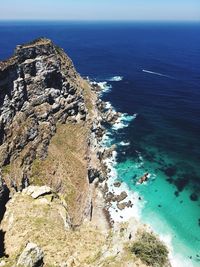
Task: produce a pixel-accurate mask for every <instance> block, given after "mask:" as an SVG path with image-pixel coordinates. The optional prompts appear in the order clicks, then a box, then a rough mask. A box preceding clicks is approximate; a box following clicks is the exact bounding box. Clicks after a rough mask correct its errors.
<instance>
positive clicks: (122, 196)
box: [116, 191, 128, 202]
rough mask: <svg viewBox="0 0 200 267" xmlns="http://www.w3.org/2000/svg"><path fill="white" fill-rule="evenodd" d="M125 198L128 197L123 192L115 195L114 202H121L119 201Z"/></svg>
mask: <svg viewBox="0 0 200 267" xmlns="http://www.w3.org/2000/svg"><path fill="white" fill-rule="evenodd" d="M127 196H128V195H127V193H126V192H125V191H123V192H121V194H120V195H117V196H116V201H117V202H121V201H123V200H124V199H126V198H127Z"/></svg>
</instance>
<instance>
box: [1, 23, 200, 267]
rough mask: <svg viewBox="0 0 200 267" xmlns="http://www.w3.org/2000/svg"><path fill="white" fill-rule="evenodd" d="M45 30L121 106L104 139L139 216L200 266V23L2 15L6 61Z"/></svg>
mask: <svg viewBox="0 0 200 267" xmlns="http://www.w3.org/2000/svg"><path fill="white" fill-rule="evenodd" d="M43 36H44V37H47V38H50V39H52V40H53V42H55V43H56V44H57V45H59V46H61V47H62V48H63V49H64V50H65V51H66V52H67V54H68V55H69V56H70V57H71V58H72V60H73V62H74V65H75V67H76V69H77V70H78V72H79V73H80V74H81V75H82V76H84V77H89V79H90V80H91V81H93V82H97V83H99V85H100V86H101V87H102V94H101V97H102V99H103V100H104V101H106V102H107V105H108V106H112V107H113V108H114V109H115V110H116V111H119V112H122V117H121V118H120V119H119V120H118V121H117V122H116V123H115V124H114V125H113V126H112V127H108V129H107V135H106V138H105V139H106V140H105V143H106V144H107V145H112V144H116V145H117V150H116V154H115V157H114V159H113V162H112V164H113V168H114V170H115V171H114V172H113V177H114V179H115V180H118V181H120V182H122V184H123V185H124V186H126V188H127V189H128V191H129V192H130V194H131V193H136V194H137V196H138V199H139V201H138V202H137V203H138V209H139V210H138V209H137V216H138V217H139V219H141V221H142V222H144V223H147V224H148V225H150V226H151V228H152V229H153V230H154V231H155V232H156V233H158V234H159V235H160V236H161V238H162V239H163V240H164V241H165V242H166V243H167V245H168V246H169V248H170V253H171V257H172V265H173V266H176V267H190V266H192V267H193V266H194V267H197V266H200V23H192V22H188V23H185V22H180V23H177V22H176V23H175V22H168V23H166V22H86V21H85V22H81V21H77V22H64V21H59V22H52V21H48V22H47V21H46V22H44V21H43V22H40V21H37V22H36V21H18V22H16V21H1V22H0V60H3V59H6V58H8V57H10V56H11V55H12V54H13V50H14V48H15V46H16V45H17V44H22V43H25V42H29V41H31V40H32V39H34V38H38V37H43ZM145 173H148V181H146V182H145V183H143V184H138V180H139V179H140V178H141V177H142V176H143V175H144V174H145ZM135 205H136V204H135ZM129 216H130V214H129ZM131 216H136V214H134V211H133V212H132V214H131Z"/></svg>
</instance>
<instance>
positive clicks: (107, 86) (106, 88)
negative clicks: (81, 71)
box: [91, 82, 112, 93]
mask: <svg viewBox="0 0 200 267" xmlns="http://www.w3.org/2000/svg"><path fill="white" fill-rule="evenodd" d="M91 84H93V85H98V86H99V87H100V88H101V89H102V92H103V93H108V92H110V90H111V89H112V85H111V84H108V83H107V82H91Z"/></svg>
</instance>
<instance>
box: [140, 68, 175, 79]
mask: <svg viewBox="0 0 200 267" xmlns="http://www.w3.org/2000/svg"><path fill="white" fill-rule="evenodd" d="M142 71H143V72H146V73H149V74H153V75H157V76H162V77H167V78H172V77H171V76H169V75H165V74H162V73H159V72H154V71H150V70H142Z"/></svg>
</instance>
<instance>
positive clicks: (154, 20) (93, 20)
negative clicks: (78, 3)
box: [0, 18, 200, 23]
mask: <svg viewBox="0 0 200 267" xmlns="http://www.w3.org/2000/svg"><path fill="white" fill-rule="evenodd" d="M9 21H13V22H23V21H26V22H172V23H173V22H180V23H182V22H195V23H200V19H190V20H189V19H186V20H178V19H177V20H175V19H174V20H170V19H166V20H159V19H143V20H142V19H139V20H136V19H113V20H111V19H16V18H13V19H9V18H8V19H1V18H0V22H9Z"/></svg>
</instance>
